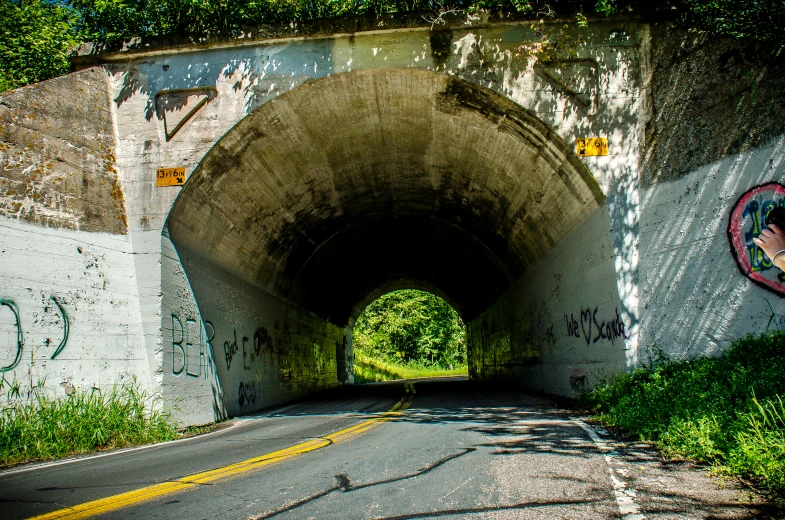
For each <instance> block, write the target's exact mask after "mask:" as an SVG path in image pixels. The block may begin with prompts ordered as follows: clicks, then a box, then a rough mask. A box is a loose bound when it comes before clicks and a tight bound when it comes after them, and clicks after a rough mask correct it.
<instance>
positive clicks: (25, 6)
mask: <svg viewBox="0 0 785 520" xmlns="http://www.w3.org/2000/svg"><path fill="white" fill-rule="evenodd" d="M77 21H78V15H77V13H76V12H75V11H74V10H73V9H72V8H71V7H69V6H64V5H61V4H58V3H50V2H47V1H45V0H0V91H3V90H9V89H12V88H17V87H21V86H23V85H27V84H29V83H35V82H37V81H42V80H45V79H49V78H52V77H54V76H59V75H61V74H65V73H67V72H68V71H69V70H70V68H71V64H70V62H69V61H68V55H69V51H70V50H71V49H72V48H73V47H74V46H75V45H76V44H77V43H79V35H78V33H77V30H76V24H77Z"/></svg>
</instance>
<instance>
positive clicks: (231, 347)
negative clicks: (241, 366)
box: [224, 330, 239, 369]
mask: <svg viewBox="0 0 785 520" xmlns="http://www.w3.org/2000/svg"><path fill="white" fill-rule="evenodd" d="M238 350H239V348H238V347H237V330H235V331H234V341H233V342H232V343H229V342H228V341H224V354H225V355H226V368H227V369H229V368H231V367H232V359H233V358H234V356H235V354H237V351H238Z"/></svg>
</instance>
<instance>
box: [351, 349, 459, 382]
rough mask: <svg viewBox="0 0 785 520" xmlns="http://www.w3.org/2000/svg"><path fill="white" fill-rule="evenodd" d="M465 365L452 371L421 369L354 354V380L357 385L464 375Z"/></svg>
mask: <svg viewBox="0 0 785 520" xmlns="http://www.w3.org/2000/svg"><path fill="white" fill-rule="evenodd" d="M468 373H469V368H468V366H467V365H459V366H457V367H455V368H453V369H446V368H434V367H422V366H415V365H399V364H396V363H389V362H387V361H382V360H380V359H374V358H372V357H366V356H363V355H361V354H355V357H354V380H355V381H356V382H358V383H366V382H373V381H392V380H395V379H419V378H423V377H441V376H456V375H466V374H468Z"/></svg>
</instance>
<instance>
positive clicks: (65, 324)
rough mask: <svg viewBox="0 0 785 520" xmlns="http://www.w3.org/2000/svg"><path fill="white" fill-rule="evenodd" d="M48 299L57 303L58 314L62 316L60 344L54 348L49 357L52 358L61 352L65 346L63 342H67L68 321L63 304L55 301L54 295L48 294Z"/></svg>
mask: <svg viewBox="0 0 785 520" xmlns="http://www.w3.org/2000/svg"><path fill="white" fill-rule="evenodd" d="M49 299H50V300H52V301H53V302H54V303H55V305H57V308H58V309H59V310H60V315H61V316H62V317H63V339H62V340H60V344H59V345H58V346H57V350H55V352H54V354H52V357H51V358H49V359H54V358H56V357H57V356H59V355H60V352H62V351H63V349H64V348H65V344H66V343H68V328H69V322H68V314H66V312H65V309H63V306H62V305H60V302H59V301H57V298H55V297H54V296H50V297H49Z"/></svg>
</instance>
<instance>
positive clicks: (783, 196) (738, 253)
mask: <svg viewBox="0 0 785 520" xmlns="http://www.w3.org/2000/svg"><path fill="white" fill-rule="evenodd" d="M777 206H785V186H783V185H782V184H779V183H777V182H770V183H767V184H761V185H760V186H756V187H754V188H753V189H751V190H749V191H747V192H746V193H744V195H742V196H741V197H740V198H739V200H738V202H736V205H735V206H734V207H733V211H731V214H730V218H729V220H728V240H730V244H731V252H732V253H733V255H734V257H735V258H736V262H737V264H738V266H739V269H740V270H741V272H742V274H744V276H746V277H748V278H749V279H750V280H752V281H753V282H755V283H756V284H758V285H760V286H761V287H765V288H766V289H769V290H770V291H773V292H775V293H777V294H779V295H780V296H785V273H783V272H782V271H780V270H779V269H777V268H775V267H774V265H773V264H772V262H771V259H770V258H768V257H767V256H766V255H765V254H764V253H763V251H762V250H761V249H760V248H759V247H758V246H757V245H755V243H754V242H753V241H752V239H753V238H756V237H758V236H759V235H760V233H761V231H763V230H764V229H766V217H767V216H768V214H769V212H770V211H771V210H772V208H775V207H777Z"/></svg>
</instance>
